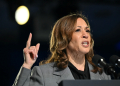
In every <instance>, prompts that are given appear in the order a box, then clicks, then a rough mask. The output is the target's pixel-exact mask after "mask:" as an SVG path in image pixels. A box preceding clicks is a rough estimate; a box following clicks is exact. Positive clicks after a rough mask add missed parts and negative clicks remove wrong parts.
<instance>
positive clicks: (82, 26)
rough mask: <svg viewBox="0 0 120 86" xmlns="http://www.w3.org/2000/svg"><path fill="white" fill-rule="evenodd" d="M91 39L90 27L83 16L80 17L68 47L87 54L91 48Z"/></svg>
mask: <svg viewBox="0 0 120 86" xmlns="http://www.w3.org/2000/svg"><path fill="white" fill-rule="evenodd" d="M90 40H91V37H90V28H89V27H88V25H87V24H86V22H85V21H84V20H83V19H82V18H78V19H77V24H76V28H75V30H74V32H73V34H72V39H71V41H70V43H69V45H68V49H70V50H72V51H76V52H80V53H81V54H86V53H88V52H89V50H90Z"/></svg>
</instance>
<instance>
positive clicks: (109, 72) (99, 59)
mask: <svg viewBox="0 0 120 86" xmlns="http://www.w3.org/2000/svg"><path fill="white" fill-rule="evenodd" d="M92 62H93V63H94V64H95V65H96V66H99V67H101V68H103V69H104V72H105V73H106V74H107V75H113V76H116V72H115V70H114V69H113V67H112V66H110V65H108V64H107V63H106V62H105V61H104V58H103V57H102V56H100V55H94V56H93V58H92Z"/></svg>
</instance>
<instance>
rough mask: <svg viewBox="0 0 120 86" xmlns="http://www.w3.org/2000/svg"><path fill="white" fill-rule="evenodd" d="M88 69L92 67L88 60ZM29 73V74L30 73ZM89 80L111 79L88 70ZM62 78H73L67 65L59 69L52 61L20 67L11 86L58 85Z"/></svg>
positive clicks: (103, 74)
mask: <svg viewBox="0 0 120 86" xmlns="http://www.w3.org/2000/svg"><path fill="white" fill-rule="evenodd" d="M88 67H89V70H92V69H93V67H92V65H91V64H89V62H88ZM30 73H31V75H30ZM90 78H91V80H111V78H110V76H108V75H106V74H105V73H104V72H103V73H102V74H101V75H100V74H99V73H98V72H97V73H93V72H91V71H90ZM62 80H74V77H73V75H72V73H71V71H70V69H69V67H67V68H65V69H64V70H60V69H58V68H57V67H55V66H54V62H53V63H49V64H44V65H41V66H35V67H34V68H33V70H32V71H31V70H29V69H26V68H21V69H20V71H19V73H18V75H17V77H16V79H15V81H14V84H13V86H58V84H59V83H60V82H61V81H62Z"/></svg>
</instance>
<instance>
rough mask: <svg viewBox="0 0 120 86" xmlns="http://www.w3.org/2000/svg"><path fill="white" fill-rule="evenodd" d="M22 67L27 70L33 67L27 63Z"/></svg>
mask: <svg viewBox="0 0 120 86" xmlns="http://www.w3.org/2000/svg"><path fill="white" fill-rule="evenodd" d="M22 67H24V68H27V69H31V67H32V66H31V65H29V64H26V63H25V62H24V63H23V65H22Z"/></svg>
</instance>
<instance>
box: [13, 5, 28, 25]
mask: <svg viewBox="0 0 120 86" xmlns="http://www.w3.org/2000/svg"><path fill="white" fill-rule="evenodd" d="M29 17H30V13H29V10H28V8H27V7H26V6H23V5H22V6H19V7H18V8H17V10H16V12H15V20H16V22H17V23H18V24H19V25H24V24H26V23H27V21H28V20H29Z"/></svg>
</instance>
